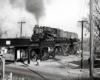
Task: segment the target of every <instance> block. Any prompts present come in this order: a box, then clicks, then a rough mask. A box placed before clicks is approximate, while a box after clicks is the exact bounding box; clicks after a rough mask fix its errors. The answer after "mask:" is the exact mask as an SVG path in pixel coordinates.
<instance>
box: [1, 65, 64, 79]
mask: <svg viewBox="0 0 100 80" xmlns="http://www.w3.org/2000/svg"><path fill="white" fill-rule="evenodd" d="M0 70H1V66H0ZM5 70H6V74H7V75H8V74H10V73H13V76H19V77H29V78H31V79H32V80H33V79H34V80H62V79H65V76H62V75H59V74H55V73H54V74H50V73H45V72H41V71H37V70H33V69H30V68H29V67H27V66H26V65H24V66H21V67H18V66H17V67H15V66H6V67H5Z"/></svg>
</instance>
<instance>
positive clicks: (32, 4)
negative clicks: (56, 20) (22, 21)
mask: <svg viewBox="0 0 100 80" xmlns="http://www.w3.org/2000/svg"><path fill="white" fill-rule="evenodd" d="M26 10H27V11H29V12H31V13H32V14H33V15H34V16H35V18H36V21H37V24H38V23H39V19H40V18H41V17H42V16H43V15H44V14H45V13H44V3H43V0H26Z"/></svg>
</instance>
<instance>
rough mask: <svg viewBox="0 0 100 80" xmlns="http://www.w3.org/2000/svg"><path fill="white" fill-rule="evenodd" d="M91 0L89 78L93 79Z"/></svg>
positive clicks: (91, 0) (91, 15) (91, 1)
mask: <svg viewBox="0 0 100 80" xmlns="http://www.w3.org/2000/svg"><path fill="white" fill-rule="evenodd" d="M93 62H94V61H93V0H90V80H93Z"/></svg>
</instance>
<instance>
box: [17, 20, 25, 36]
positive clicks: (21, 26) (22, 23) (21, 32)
mask: <svg viewBox="0 0 100 80" xmlns="http://www.w3.org/2000/svg"><path fill="white" fill-rule="evenodd" d="M18 23H19V24H21V29H20V37H22V25H23V24H24V23H26V22H18Z"/></svg>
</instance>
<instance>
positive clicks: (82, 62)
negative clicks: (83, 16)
mask: <svg viewBox="0 0 100 80" xmlns="http://www.w3.org/2000/svg"><path fill="white" fill-rule="evenodd" d="M78 22H81V24H82V30H81V50H82V52H81V68H82V69H83V68H84V65H83V64H84V61H83V27H84V22H87V21H84V20H82V21H78Z"/></svg>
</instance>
